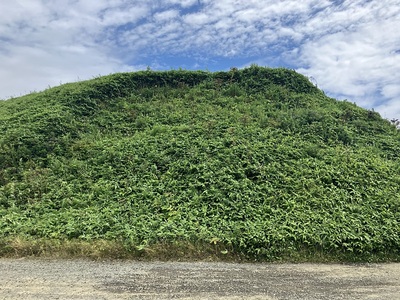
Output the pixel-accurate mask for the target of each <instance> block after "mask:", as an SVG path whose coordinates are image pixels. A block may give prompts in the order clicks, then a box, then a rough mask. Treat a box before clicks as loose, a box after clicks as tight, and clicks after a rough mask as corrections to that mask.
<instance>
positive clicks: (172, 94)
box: [0, 66, 400, 260]
mask: <svg viewBox="0 0 400 300" xmlns="http://www.w3.org/2000/svg"><path fill="white" fill-rule="evenodd" d="M0 131H1V132H2V135H1V136H0V240H6V239H13V238H21V239H27V240H29V239H38V240H42V239H44V240H46V239H47V240H60V241H61V240H66V239H67V240H82V241H88V242H92V241H97V240H108V241H118V243H120V241H123V243H124V247H126V249H136V250H135V251H142V250H143V249H148V248H149V247H150V248H151V247H152V245H160V244H165V243H176V242H179V243H180V242H182V241H183V243H185V242H187V243H193V244H210V245H213V247H214V246H215V247H217V248H218V249H220V250H221V251H222V252H223V253H227V252H235V253H240V254H242V255H245V256H247V257H251V258H256V259H268V260H277V259H282V258H284V257H293V256H295V255H296V253H303V252H307V253H325V254H326V255H337V256H339V257H341V256H342V255H344V256H346V255H347V256H350V257H352V259H358V260H369V259H371V257H379V256H382V257H385V256H390V255H393V254H394V255H398V252H399V249H400V236H399V234H398V233H399V232H400V210H399V204H400V203H399V187H400V175H399V174H400V172H399V171H400V167H399V163H398V159H399V150H400V149H399V142H400V136H399V131H398V130H397V129H396V128H395V126H394V125H392V124H390V122H388V121H386V120H383V119H382V118H381V117H380V116H379V114H377V113H375V112H373V111H372V112H371V111H366V110H364V109H361V108H359V107H357V106H355V105H354V104H351V103H348V102H339V101H336V100H334V99H331V98H328V97H326V96H325V95H324V94H323V93H322V92H321V91H319V90H318V89H317V88H316V87H315V86H314V85H313V84H311V83H310V82H309V81H308V80H307V79H306V78H305V77H304V76H302V75H300V74H297V73H295V72H294V71H290V70H286V69H269V68H262V67H258V66H251V67H249V68H246V69H243V70H237V69H231V70H230V71H229V72H216V73H211V72H203V71H196V72H191V71H182V70H178V71H168V72H153V71H150V70H147V71H142V72H136V73H122V74H114V75H110V76H105V77H100V78H96V79H93V80H90V81H86V82H79V83H74V84H66V85H62V86H59V87H56V88H52V89H48V90H46V91H44V92H41V93H35V94H30V95H27V96H24V97H20V98H15V99H11V100H8V101H3V102H0ZM222 252H221V253H222Z"/></svg>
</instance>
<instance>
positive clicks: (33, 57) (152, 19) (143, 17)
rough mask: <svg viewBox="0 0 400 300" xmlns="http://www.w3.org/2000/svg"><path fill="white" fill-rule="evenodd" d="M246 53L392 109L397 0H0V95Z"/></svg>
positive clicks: (396, 83)
mask: <svg viewBox="0 0 400 300" xmlns="http://www.w3.org/2000/svg"><path fill="white" fill-rule="evenodd" d="M253 63H255V64H258V65H260V66H269V67H287V68H290V69H294V70H296V71H297V72H299V73H302V74H304V75H306V76H308V77H310V78H312V80H313V81H314V82H315V83H316V84H317V85H318V87H320V88H321V89H323V90H324V91H325V93H327V94H328V95H329V96H332V97H335V98H338V99H348V100H349V101H351V102H356V103H357V104H358V105H360V106H362V107H365V108H368V109H372V108H373V109H374V110H375V111H378V112H379V113H380V114H381V115H382V116H383V117H386V118H389V119H390V118H400V0H351V1H350V0H340V1H338V0H337V1H333V0H301V1H300V0H281V1H279V0H246V1H240V0H231V1H228V0H218V1H217V0H215V1H212V0H165V1H161V0H154V1H150V0H149V1H144V0H13V1H1V2H0V99H8V98H9V97H16V96H20V95H23V94H26V93H29V92H31V91H40V90H43V89H46V88H48V87H49V86H50V87H52V86H57V85H59V84H60V83H67V82H72V81H78V80H84V79H90V78H93V77H96V76H99V75H107V74H111V73H115V72H125V71H137V70H142V69H146V68H147V67H150V68H151V69H153V70H170V69H178V68H183V69H188V70H198V69H201V70H209V71H216V70H229V69H230V68H231V67H238V68H243V67H246V66H249V65H251V64H253Z"/></svg>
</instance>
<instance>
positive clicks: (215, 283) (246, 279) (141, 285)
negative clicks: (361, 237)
mask: <svg viewBox="0 0 400 300" xmlns="http://www.w3.org/2000/svg"><path fill="white" fill-rule="evenodd" d="M0 299H4V300H5V299H7V300H8V299H9V300H14V299H28V300H31V299H41V300H47V299H85V300H99V299H110V300H114V299H144V300H147V299H181V300H182V299H194V300H200V299H223V300H239V299H251V300H255V299H264V300H268V299H269V300H271V299H274V300H275V299H285V300H291V299H310V300H312V299H318V300H324V299H330V300H333V299H400V264H365V265H338V264H233V263H209V262H194V263H187V262H137V261H105V262H94V261H86V260H45V259H0Z"/></svg>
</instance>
